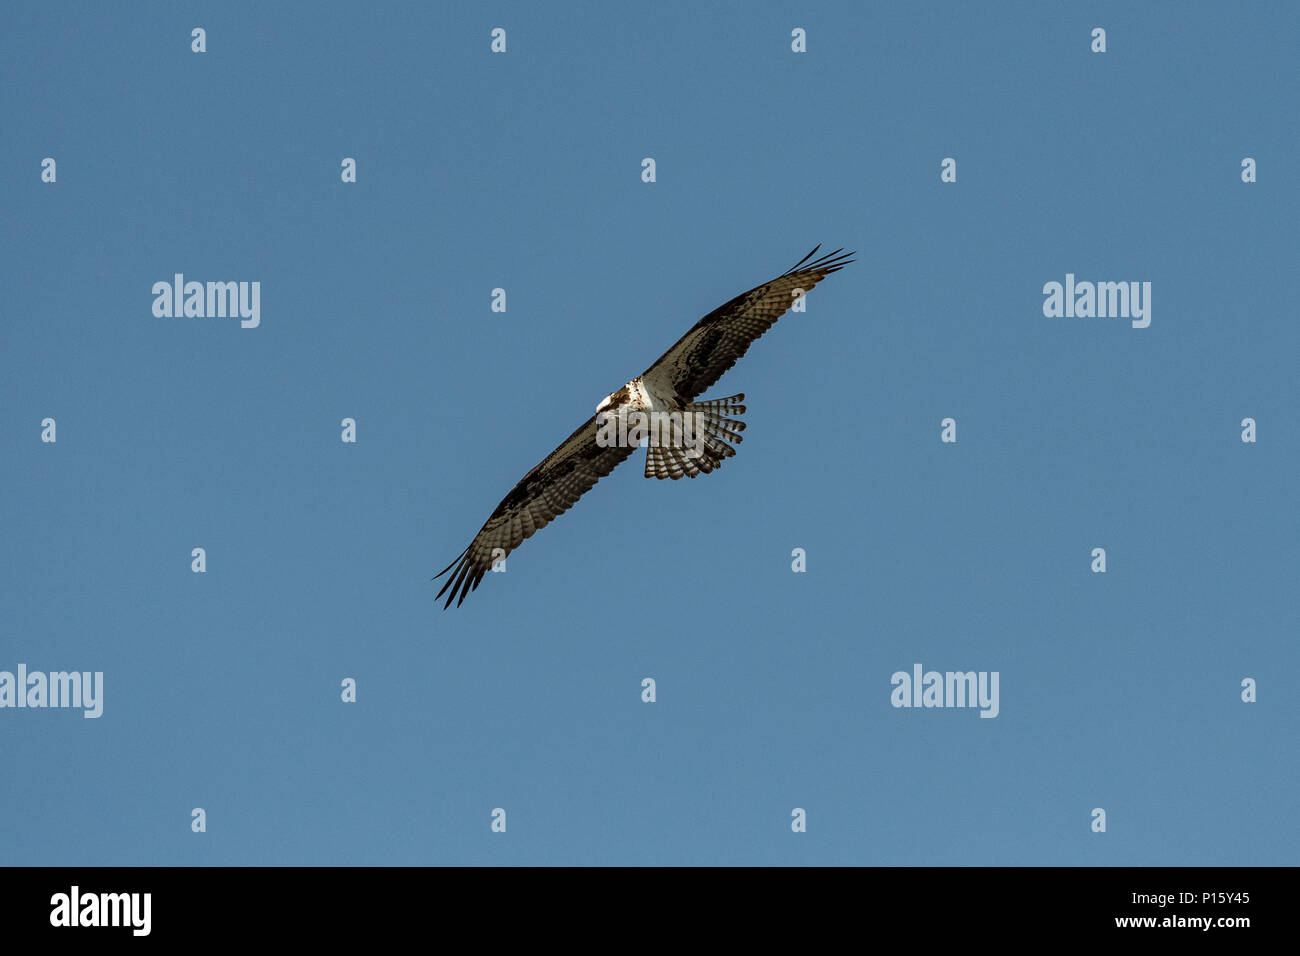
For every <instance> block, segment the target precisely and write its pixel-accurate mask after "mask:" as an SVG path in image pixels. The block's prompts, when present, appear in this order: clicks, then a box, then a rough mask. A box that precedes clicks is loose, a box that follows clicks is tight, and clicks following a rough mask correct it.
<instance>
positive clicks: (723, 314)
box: [642, 245, 853, 401]
mask: <svg viewBox="0 0 1300 956" xmlns="http://www.w3.org/2000/svg"><path fill="white" fill-rule="evenodd" d="M820 248H821V246H820V245H819V246H817V248H816V249H813V251H812V252H810V253H808V255H806V256H804V257H803V258H802V259H800V260H799V261H798V262H797V263H795V265H794V266H793V268H791V269H790V271H788V272H786V273H784V274H782V275H779V276H777V277H776V278H775V279H773V280H772V281H771V282H767V283H764V284H763V285H761V286H759V287H758V288H756V289H750V290H749V291H748V292H746V293H745V294H744V295H738V296H736V297H735V298H734V299H732V300H731V301H730V302H728V303H727V304H726V305H724V306H721V307H719V308H716V309H714V310H713V311H712V312H710V313H709V314H708V315H706V316H705V317H704V318H702V319H700V321H698V322H696V323H695V326H694V328H692V329H691V330H690V331H689V332H687V333H686V334H685V335H683V336H682V337H681V338H680V339H678V340H677V344H676V345H674V346H673V347H672V348H670V349H669V350H668V351H667V352H665V353H664V354H663V355H662V356H660V358H659V361H657V362H655V364H654V365H652V366H650V368H649V369H648V370H647V371H646V373H645V375H644V376H642V378H643V379H644V380H645V381H646V383H647V384H649V385H650V388H651V390H652V391H654V392H656V393H658V394H676V395H678V396H679V397H680V398H682V399H684V400H687V401H690V400H692V399H695V398H699V396H700V395H701V394H703V392H704V390H705V389H706V388H708V387H709V386H711V385H712V384H713V383H714V382H716V381H717V380H718V379H720V378H721V377H722V373H723V372H725V371H726V370H727V369H729V368H731V366H733V365H735V364H736V361H737V360H738V359H739V358H740V357H741V356H742V355H744V354H745V351H746V350H747V349H748V348H749V346H750V344H751V343H752V342H753V341H754V340H755V339H757V338H758V337H759V336H761V335H762V334H763V333H764V332H766V331H767V330H768V329H770V328H771V327H772V326H774V325H775V324H776V320H777V319H779V318H781V316H783V315H784V314H785V312H786V310H787V309H789V308H790V306H791V305H792V304H793V303H794V301H795V299H794V295H793V293H794V290H795V289H802V290H803V291H804V292H807V291H808V290H810V289H811V288H812V287H813V286H815V285H816V284H817V283H818V282H820V281H821V280H822V279H824V278H826V276H828V275H830V274H831V273H832V272H838V271H839V270H840V269H842V268H844V267H845V266H846V265H848V264H849V263H850V262H852V261H853V260H852V259H850V258H849V256H851V255H853V253H851V252H844V251H843V250H842V249H836V250H835V251H834V252H832V253H829V254H828V255H824V256H822V257H821V258H820V259H815V260H813V261H812V262H809V261H808V260H810V259H812V257H813V256H815V255H816V254H817V249H820ZM841 253H843V255H841ZM670 390H671V391H670Z"/></svg>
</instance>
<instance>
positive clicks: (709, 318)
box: [434, 245, 853, 610]
mask: <svg viewBox="0 0 1300 956" xmlns="http://www.w3.org/2000/svg"><path fill="white" fill-rule="evenodd" d="M820 248H821V246H820V245H819V246H817V248H815V249H813V251H812V252H810V253H808V255H806V256H804V257H803V258H802V259H801V260H799V262H797V263H795V265H794V266H793V267H792V268H790V270H789V271H787V272H784V273H782V274H781V275H779V276H777V277H776V278H775V279H773V280H772V281H770V282H765V283H763V284H762V285H760V286H758V287H757V288H754V289H750V290H749V291H748V292H746V293H744V294H743V295H738V296H736V297H735V298H734V299H732V300H731V301H730V302H728V303H727V304H726V305H723V306H720V307H719V308H717V309H714V310H713V311H712V312H710V313H709V314H708V315H706V316H705V317H704V318H702V319H700V321H698V322H696V323H695V325H694V327H693V328H691V330H690V331H689V332H687V333H686V334H685V335H683V336H682V337H681V338H680V339H678V340H677V344H676V345H674V346H673V347H672V348H670V349H669V350H668V351H667V352H665V353H664V354H663V355H662V356H660V358H659V361H657V362H655V363H654V364H653V365H651V366H650V368H649V369H647V370H646V372H645V374H644V375H641V376H640V377H638V378H634V379H633V380H632V381H630V382H628V383H627V384H626V385H624V386H623V387H622V388H620V389H619V390H618V391H617V392H614V393H612V394H611V395H609V396H607V397H606V398H605V399H604V400H603V401H602V402H600V404H598V405H597V406H596V414H595V415H593V416H592V417H591V418H589V419H588V420H587V421H586V422H584V423H583V424H581V425H579V426H578V428H577V430H576V431H574V433H573V434H572V435H570V436H569V437H568V438H566V439H565V440H564V442H563V443H562V444H561V445H560V447H559V448H557V449H555V451H553V452H551V453H550V454H549V455H547V456H546V458H545V459H543V460H542V462H541V464H539V465H538V466H537V467H536V468H534V469H533V470H532V471H530V472H529V473H528V474H526V475H524V477H523V478H522V479H521V480H520V482H519V484H517V485H515V487H514V488H513V489H512V490H511V492H510V494H508V495H506V496H505V498H504V499H502V501H501V504H499V505H497V507H496V510H495V511H493V512H492V514H491V516H489V517H488V519H487V521H486V522H485V523H484V524H483V527H482V528H481V529H480V530H479V533H478V534H476V535H475V536H474V540H473V541H471V542H470V543H469V547H467V548H466V549H465V550H464V551H462V552H461V553H460V554H459V555H457V557H456V560H454V561H452V562H451V564H449V565H447V567H445V568H443V569H442V571H440V572H438V574H436V575H434V580H437V579H438V578H440V577H442V576H443V575H444V574H447V572H449V571H450V572H451V574H450V576H449V577H448V578H447V580H446V582H445V583H444V584H443V586H442V590H441V591H439V592H438V594H437V597H436V598H435V599H434V600H437V599H438V598H441V597H442V596H443V594H444V593H446V592H447V591H449V590H450V592H451V593H450V594H448V595H447V603H446V604H444V605H443V610H446V609H447V608H449V607H451V602H452V601H456V606H457V607H460V605H461V604H462V603H463V602H464V600H465V596H466V595H467V594H469V592H470V591H476V590H478V586H479V582H481V581H482V580H483V575H484V574H486V573H487V572H488V571H489V570H490V569H491V568H492V566H493V564H494V563H495V562H496V561H499V560H502V559H504V558H505V556H506V555H507V554H509V553H510V552H511V551H513V550H514V549H515V548H517V547H519V545H521V544H522V543H523V542H524V540H525V539H527V538H530V537H532V535H533V534H534V533H535V532H536V531H538V530H539V529H540V528H544V527H546V525H547V523H549V522H550V521H551V520H552V519H554V518H555V517H556V515H559V514H562V513H563V512H565V511H567V510H569V508H570V507H571V506H572V505H573V503H574V502H575V501H577V500H578V499H579V498H581V497H582V495H583V494H584V493H586V492H587V490H588V489H590V488H591V486H592V485H594V484H595V483H596V482H597V481H599V480H600V479H601V478H604V477H605V476H606V475H608V474H609V473H610V472H611V471H613V470H614V466H615V465H617V464H619V463H620V462H621V461H623V460H624V459H625V458H628V457H629V456H630V455H631V454H632V453H633V452H634V451H636V449H637V448H638V447H641V446H642V445H643V444H644V445H646V446H647V447H646V463H645V476H646V477H647V478H651V477H654V478H673V479H677V478H681V477H682V476H683V475H686V476H688V477H690V478H694V477H695V476H696V475H699V474H701V473H703V474H709V473H711V472H712V471H713V470H714V469H715V468H718V467H719V466H720V465H721V464H722V462H723V459H726V458H730V457H731V456H732V455H734V454H735V453H736V450H735V449H734V448H733V447H732V446H731V445H730V444H728V441H730V442H735V443H737V444H739V442H740V441H741V436H740V432H742V431H744V429H745V425H744V423H743V422H741V421H739V420H738V419H737V418H733V417H730V416H739V415H743V414H744V413H745V406H744V405H743V404H741V403H742V402H743V401H744V400H745V396H744V395H743V394H742V395H731V396H728V397H727V398H716V399H710V400H705V401H696V399H697V398H699V396H700V395H701V394H702V393H703V392H704V390H705V389H707V388H710V387H711V386H712V385H713V384H714V383H715V382H717V380H718V379H719V378H721V377H722V373H723V372H725V371H727V369H729V368H731V366H733V365H735V364H736V361H737V360H738V359H739V358H740V357H741V356H742V355H744V354H745V352H746V350H748V348H749V346H750V344H751V343H752V342H754V340H755V339H757V338H759V337H760V336H761V335H762V334H763V333H764V332H766V331H767V330H768V329H770V328H771V327H772V326H773V325H775V324H776V321H777V319H779V318H781V316H782V315H784V314H785V313H786V310H788V309H789V308H790V307H791V305H793V304H794V303H795V302H796V301H797V300H798V299H799V298H801V297H802V296H803V295H804V294H806V293H807V292H808V291H809V290H810V289H812V287H813V286H815V285H816V284H817V283H818V282H820V281H821V280H822V279H824V278H826V276H828V275H830V274H831V273H832V272H838V271H839V270H840V269H842V268H844V266H846V265H848V264H849V263H850V262H852V261H853V260H852V259H851V258H849V257H850V256H852V255H853V253H851V252H844V251H843V250H842V249H837V250H836V251H835V252H832V253H829V254H826V255H823V256H821V257H820V258H818V259H813V256H815V255H816V254H817V250H818V249H820ZM810 260H811V261H810Z"/></svg>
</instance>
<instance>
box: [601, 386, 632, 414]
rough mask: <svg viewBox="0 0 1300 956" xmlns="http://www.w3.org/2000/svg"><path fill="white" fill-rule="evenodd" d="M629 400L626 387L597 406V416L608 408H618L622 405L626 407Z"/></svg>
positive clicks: (608, 396) (613, 393) (607, 396)
mask: <svg viewBox="0 0 1300 956" xmlns="http://www.w3.org/2000/svg"><path fill="white" fill-rule="evenodd" d="M629 398H630V396H629V394H628V390H627V386H626V385H624V386H623V387H622V388H620V389H619V390H618V391H617V392H612V393H610V394H609V395H606V396H605V398H604V399H603V400H602V401H601V403H600V404H599V405H597V406H596V414H597V415H599V414H600V413H601V412H603V411H604V410H605V409H607V408H618V407H619V406H620V405H626V404H627V402H628V399H629Z"/></svg>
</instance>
